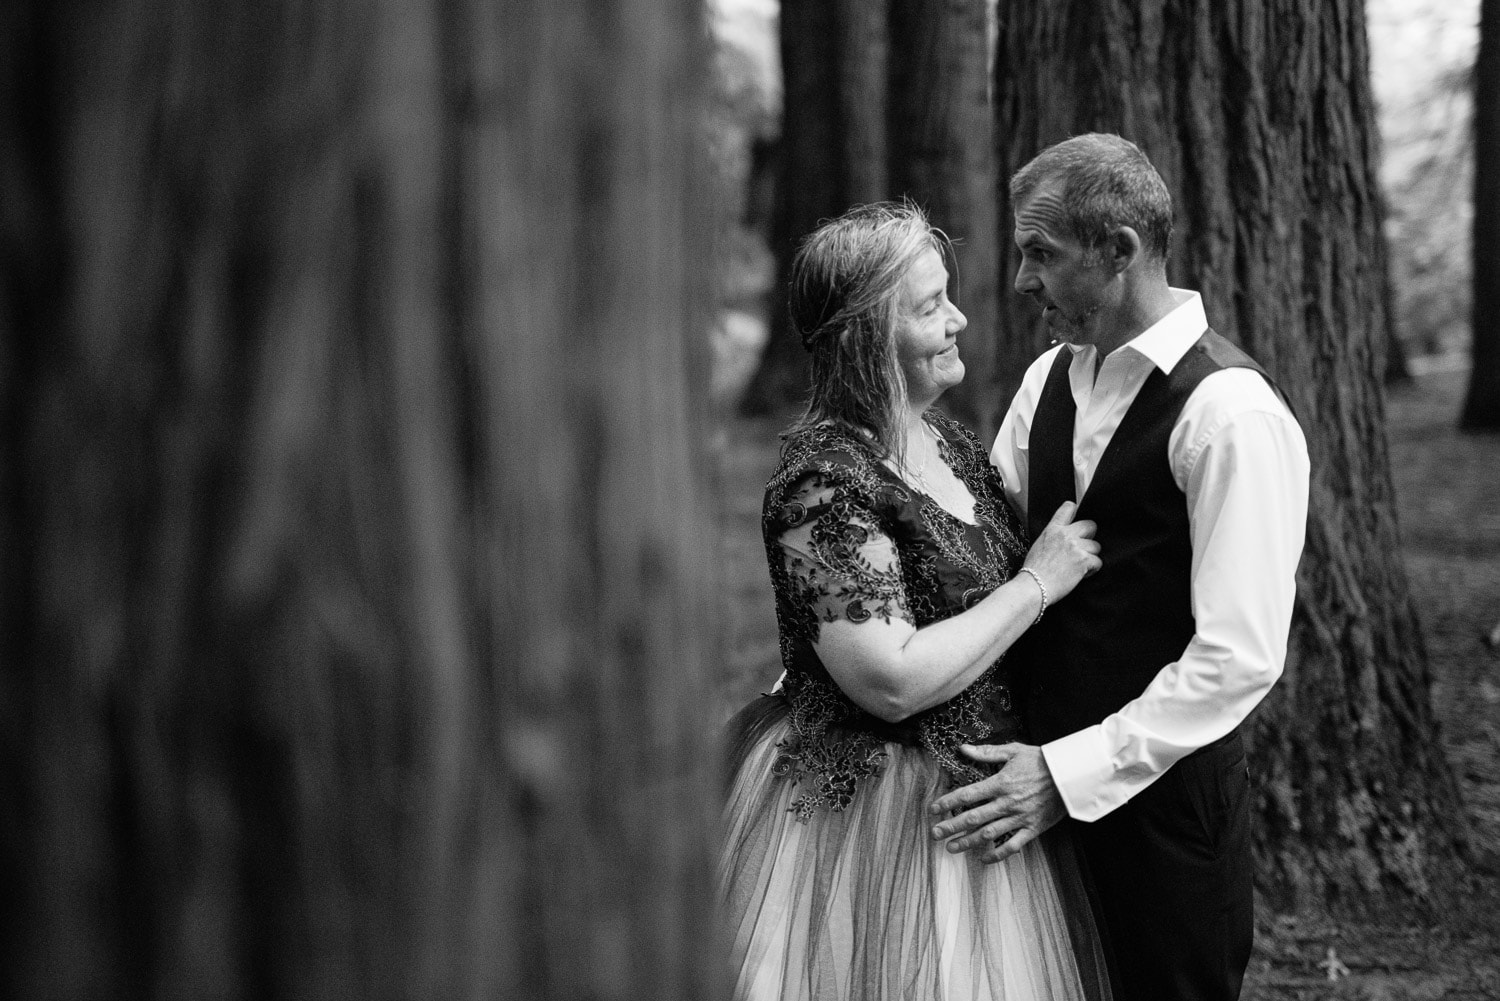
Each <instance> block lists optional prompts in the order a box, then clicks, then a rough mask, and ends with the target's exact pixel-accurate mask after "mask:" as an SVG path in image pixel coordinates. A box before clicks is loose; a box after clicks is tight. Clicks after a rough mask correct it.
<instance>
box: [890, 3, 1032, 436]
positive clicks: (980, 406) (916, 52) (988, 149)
mask: <svg viewBox="0 0 1500 1001" xmlns="http://www.w3.org/2000/svg"><path fill="white" fill-rule="evenodd" d="M991 36H992V32H991V30H990V17H989V5H988V4H987V3H983V2H974V0H961V2H954V0H902V2H899V3H895V4H893V6H892V11H891V79H890V93H891V110H890V115H889V120H890V123H891V124H890V148H889V153H888V159H889V163H890V172H891V190H892V191H895V192H906V193H910V194H911V195H912V196H913V197H914V198H916V199H917V200H918V201H919V202H921V203H922V204H923V205H925V207H926V208H927V210H928V213H929V215H930V217H931V219H932V221H933V223H934V224H935V225H937V226H938V227H940V228H941V229H943V230H944V231H946V232H947V233H948V235H949V236H951V237H953V238H954V239H955V240H957V241H958V255H957V256H958V267H957V274H956V275H955V276H954V281H955V284H956V289H955V292H956V300H955V301H957V303H958V305H959V308H960V309H962V310H963V311H964V314H965V315H966V316H967V317H968V320H969V327H968V330H967V332H966V333H963V334H961V335H960V342H961V344H962V347H961V349H960V350H961V352H962V354H963V359H964V366H965V374H964V381H963V383H962V384H961V385H959V386H958V388H956V389H954V390H951V391H949V393H948V394H947V395H946V396H944V397H943V400H942V404H941V405H942V406H943V407H944V408H946V409H947V410H949V411H950V412H952V413H953V414H954V416H956V417H958V418H960V419H961V420H963V421H965V422H966V423H968V424H969V426H970V427H972V428H973V429H974V430H975V431H976V432H978V433H979V434H981V435H982V436H983V437H984V439H985V440H986V441H988V440H989V439H990V438H992V437H993V436H994V432H995V431H996V430H997V429H998V428H999V426H1000V418H1001V417H1003V416H1004V414H1005V405H1006V403H1008V402H1009V398H1008V397H1007V398H1005V399H1002V398H1001V397H1000V394H999V389H998V387H997V385H996V382H995V356H996V350H997V346H996V338H995V310H996V303H997V300H998V294H997V292H998V290H997V282H998V279H999V268H1000V261H999V246H998V243H997V241H998V240H999V236H1000V230H999V226H998V224H997V218H996V202H995V196H996V191H995V188H996V159H995V140H994V115H993V114H992V112H991V110H990V100H989V97H990V94H989V92H990V73H989V56H990V51H991V48H990V41H991Z"/></svg>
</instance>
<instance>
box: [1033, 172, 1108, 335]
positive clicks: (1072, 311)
mask: <svg viewBox="0 0 1500 1001" xmlns="http://www.w3.org/2000/svg"><path fill="white" fill-rule="evenodd" d="M1059 187H1060V185H1059V184H1058V183H1057V182H1055V181H1047V182H1043V183H1042V184H1039V185H1037V187H1036V188H1035V189H1033V190H1032V192H1031V194H1030V195H1028V196H1027V197H1026V199H1025V200H1024V201H1023V202H1021V204H1020V205H1018V206H1017V207H1016V246H1017V247H1018V248H1019V249H1020V251H1021V267H1020V270H1018V271H1017V272H1016V291H1017V292H1023V293H1025V294H1026V295H1029V296H1031V297H1032V298H1033V299H1035V300H1036V301H1037V302H1038V303H1039V304H1040V305H1041V307H1042V318H1043V319H1044V320H1046V322H1047V328H1048V330H1050V331H1051V333H1052V336H1053V337H1056V338H1057V339H1058V340H1060V341H1066V342H1067V343H1069V344H1095V343H1097V342H1098V341H1099V339H1100V333H1101V331H1102V330H1103V329H1104V324H1105V322H1106V321H1107V320H1109V319H1110V318H1111V317H1112V315H1113V308H1112V307H1113V306H1114V305H1115V300H1116V298H1117V297H1118V294H1119V289H1118V288H1117V287H1116V286H1117V283H1115V282H1114V279H1115V277H1116V275H1115V273H1114V272H1113V271H1112V270H1111V269H1110V268H1109V267H1108V264H1107V261H1106V258H1105V255H1103V254H1093V255H1091V254H1090V253H1089V252H1088V250H1087V249H1086V248H1085V247H1084V246H1083V244H1081V243H1080V242H1078V241H1077V240H1076V239H1074V238H1073V237H1072V236H1070V235H1069V234H1068V232H1067V226H1066V219H1067V215H1066V212H1065V211H1064V209H1063V202H1062V198H1061V197H1060V195H1059V193H1058V188H1059Z"/></svg>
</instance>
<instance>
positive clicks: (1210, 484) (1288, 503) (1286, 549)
mask: <svg viewBox="0 0 1500 1001" xmlns="http://www.w3.org/2000/svg"><path fill="white" fill-rule="evenodd" d="M1172 294H1173V296H1174V297H1175V298H1176V300H1177V306H1176V308H1175V309H1173V311H1172V312H1171V313H1169V314H1167V315H1166V316H1165V317H1163V318H1162V319H1161V320H1160V321H1159V322H1158V323H1156V324H1155V325H1154V326H1152V327H1150V328H1149V329H1147V330H1146V331H1144V332H1143V333H1141V334H1140V335H1138V336H1137V337H1135V338H1133V339H1132V340H1130V341H1129V342H1128V343H1126V344H1124V345H1122V346H1121V347H1119V348H1117V349H1115V350H1114V351H1112V352H1110V354H1109V355H1107V356H1106V357H1105V359H1104V362H1103V364H1102V365H1100V366H1099V367H1098V377H1097V379H1096V378H1095V364H1096V358H1097V355H1098V352H1097V351H1096V350H1095V349H1094V348H1093V347H1092V346H1086V347H1074V346H1072V345H1068V346H1067V347H1068V349H1069V350H1071V351H1072V352H1073V361H1072V364H1071V365H1070V366H1069V368H1068V380H1069V382H1070V384H1071V387H1072V392H1073V402H1074V403H1075V404H1076V406H1077V415H1076V417H1075V420H1074V424H1073V478H1074V484H1075V488H1076V490H1077V493H1076V494H1075V496H1076V497H1077V498H1079V499H1080V500H1082V498H1083V497H1084V494H1085V493H1086V492H1087V491H1088V487H1089V483H1090V481H1091V480H1092V479H1093V476H1094V470H1095V469H1097V468H1098V466H1099V459H1100V456H1102V455H1103V454H1104V450H1105V448H1107V447H1108V446H1109V442H1110V439H1111V437H1113V435H1114V433H1115V429H1116V428H1118V427H1119V426H1120V421H1121V419H1122V418H1123V417H1124V416H1125V412H1126V411H1127V410H1129V409H1130V404H1131V403H1132V402H1134V400H1135V397H1136V394H1137V393H1138V392H1139V391H1140V388H1141V385H1142V384H1143V383H1144V382H1145V381H1146V378H1147V376H1149V375H1150V374H1151V370H1152V369H1153V368H1159V369H1161V370H1162V371H1163V372H1167V373H1170V372H1171V371H1172V368H1173V366H1175V365H1176V364H1177V362H1178V361H1179V360H1180V359H1181V358H1182V356H1183V355H1184V354H1186V353H1187V351H1188V349H1189V348H1191V347H1192V346H1193V344H1194V343H1195V342H1196V341H1197V340H1198V338H1199V337H1200V336H1201V335H1202V333H1203V331H1204V330H1206V329H1207V327H1208V321H1207V318H1206V317H1205V315H1204V311H1203V301H1202V299H1201V298H1199V296H1198V294H1197V293H1196V292H1188V291H1184V290H1181V289H1173V290H1172ZM1061 350H1063V347H1061V346H1059V347H1057V348H1054V349H1052V350H1050V351H1048V352H1046V353H1045V354H1043V355H1042V356H1041V357H1040V358H1038V359H1037V360H1036V361H1035V362H1033V363H1032V365H1031V367H1030V368H1029V369H1027V371H1026V376H1025V379H1024V380H1023V381H1022V383H1021V388H1020V390H1019V391H1018V392H1017V393H1016V398H1015V401H1014V402H1013V403H1012V404H1011V408H1010V412H1009V413H1008V414H1007V415H1006V417H1005V420H1004V422H1003V423H1002V424H1001V425H1000V433H999V436H998V437H997V438H996V440H995V447H994V450H993V451H992V452H991V455H990V459H991V461H992V462H993V463H994V464H995V466H996V467H997V468H998V469H999V471H1000V475H1001V477H1002V478H1003V479H1004V481H1005V492H1006V496H1007V498H1008V499H1009V500H1010V502H1011V503H1012V505H1014V507H1015V508H1016V510H1018V511H1019V512H1021V514H1022V516H1023V517H1024V516H1025V514H1026V492H1027V472H1028V468H1029V455H1028V451H1027V449H1028V446H1029V443H1030V437H1031V420H1032V416H1033V414H1034V413H1035V411H1036V405H1037V401H1038V399H1039V398H1040V396H1041V392H1042V387H1043V385H1044V384H1045V383H1046V380H1047V374H1048V373H1049V372H1050V371H1051V370H1052V364H1053V359H1054V358H1055V357H1056V355H1057V352H1058V351H1061ZM1168 451H1169V457H1170V461H1171V465H1172V476H1173V478H1174V479H1175V480H1176V481H1177V486H1178V487H1179V488H1181V490H1182V491H1183V493H1184V495H1185V496H1186V503H1187V507H1188V519H1189V528H1190V531H1191V533H1192V548H1193V561H1192V581H1191V589H1192V606H1193V617H1194V619H1195V621H1196V631H1195V633H1194V635H1193V638H1192V640H1191V641H1190V642H1189V643H1188V645H1187V648H1186V649H1184V650H1183V652H1182V656H1181V657H1179V658H1178V659H1177V660H1176V661H1173V662H1172V663H1170V664H1163V665H1162V667H1161V670H1160V671H1158V672H1157V674H1156V677H1155V678H1154V679H1153V680H1152V681H1151V683H1150V685H1148V686H1147V687H1146V690H1145V691H1143V692H1142V693H1141V694H1140V695H1139V696H1138V697H1137V698H1135V699H1134V700H1132V701H1131V702H1129V703H1127V704H1126V705H1123V706H1121V707H1120V709H1119V710H1118V711H1117V712H1114V713H1112V714H1110V715H1109V716H1107V717H1106V718H1105V719H1104V720H1103V721H1101V722H1100V723H1098V724H1095V725H1093V726H1090V727H1087V728H1085V729H1083V730H1079V731H1078V732H1076V733H1072V734H1069V735H1068V736H1066V737H1062V738H1060V739H1058V740H1054V741H1052V742H1051V743H1049V744H1045V745H1043V747H1042V754H1043V756H1044V757H1045V758H1046V760H1047V767H1048V768H1049V769H1050V770H1051V772H1052V778H1053V781H1054V782H1056V783H1057V788H1058V790H1059V791H1060V792H1061V793H1062V798H1063V802H1064V803H1065V804H1066V805H1067V808H1068V813H1069V814H1070V815H1072V816H1073V817H1076V818H1078V819H1079V820H1097V819H1098V818H1100V817H1102V816H1104V815H1105V814H1107V813H1109V812H1110V811H1111V810H1113V809H1115V808H1116V807H1118V806H1120V805H1121V804H1122V803H1124V802H1126V801H1127V800H1129V799H1130V798H1131V797H1132V796H1134V795H1135V794H1136V793H1138V792H1140V791H1141V790H1142V789H1144V788H1146V787H1147V786H1149V785H1150V784H1151V783H1152V782H1155V781H1156V780H1157V779H1158V778H1160V777H1161V775H1162V774H1163V773H1164V772H1166V770H1167V769H1168V768H1170V767H1171V766H1172V765H1173V764H1174V763H1176V762H1177V761H1178V760H1180V759H1181V758H1183V757H1184V756H1186V755H1187V754H1189V753H1191V752H1192V751H1193V750H1195V749H1197V748H1199V747H1202V746H1204V745H1205V744H1208V743H1211V742H1212V741H1214V740H1217V739H1218V738H1220V737H1222V736H1224V735H1225V734H1227V733H1228V732H1229V731H1230V730H1232V729H1233V728H1234V727H1235V726H1237V725H1238V724H1239V722H1240V721H1241V720H1243V719H1244V718H1245V717H1246V716H1247V715H1249V713H1250V710H1251V709H1253V708H1255V706H1256V704H1257V703H1259V702H1260V700H1261V699H1262V698H1263V697H1264V696H1265V694H1266V692H1267V691H1269V690H1270V687H1271V685H1272V684H1273V683H1274V682H1275V680H1276V678H1277V677H1278V676H1279V675H1280V674H1281V670H1282V665H1283V663H1284V661H1285V659H1286V645H1287V632H1288V629H1289V627H1290V623H1291V616H1292V600H1293V597H1294V595H1295V593H1296V582H1295V574H1296V570H1297V561H1298V560H1299V559H1300V558H1301V555H1302V543H1303V536H1304V533H1305V531H1306V526H1307V488H1308V458H1307V443H1306V440H1305V439H1304V438H1303V436H1302V431H1301V429H1300V428H1299V427H1298V426H1297V422H1296V421H1295V420H1293V419H1292V416H1291V414H1290V413H1288V411H1287V409H1286V406H1285V405H1284V404H1283V403H1282V402H1281V400H1280V399H1279V398H1278V397H1277V395H1276V393H1275V392H1274V391H1273V390H1272V389H1271V387H1270V386H1269V385H1267V384H1266V381H1265V380H1264V379H1262V378H1261V377H1260V375H1259V374H1257V373H1256V372H1254V371H1252V370H1251V369H1246V368H1229V369H1222V370H1220V371H1218V372H1214V373H1212V374H1210V375H1209V376H1207V377H1206V378H1204V379H1203V381H1202V382H1200V383H1199V384H1198V386H1197V387H1196V388H1195V389H1194V390H1193V393H1192V395H1191V396H1189V397H1188V400H1187V403H1186V405H1184V407H1183V409H1182V413H1181V414H1180V415H1179V416H1178V419H1177V423H1176V424H1175V425H1173V427H1172V433H1171V436H1170V438H1169V440H1168ZM1041 514H1043V515H1044V516H1045V515H1050V514H1051V512H1041ZM1100 557H1101V558H1102V559H1103V560H1104V561H1105V562H1106V563H1108V562H1109V552H1108V550H1105V551H1104V552H1102V553H1101V554H1100ZM1063 600H1064V601H1066V600H1067V599H1066V598H1064V599H1063Z"/></svg>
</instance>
